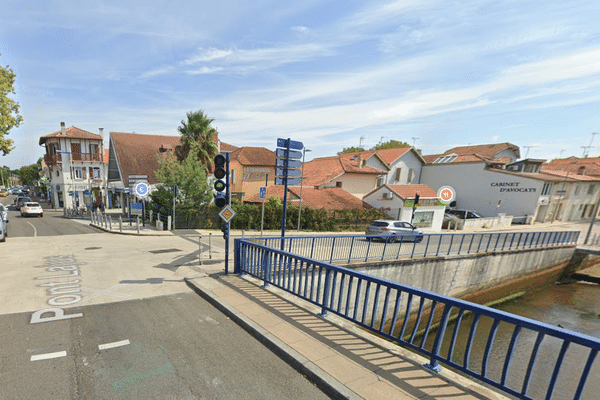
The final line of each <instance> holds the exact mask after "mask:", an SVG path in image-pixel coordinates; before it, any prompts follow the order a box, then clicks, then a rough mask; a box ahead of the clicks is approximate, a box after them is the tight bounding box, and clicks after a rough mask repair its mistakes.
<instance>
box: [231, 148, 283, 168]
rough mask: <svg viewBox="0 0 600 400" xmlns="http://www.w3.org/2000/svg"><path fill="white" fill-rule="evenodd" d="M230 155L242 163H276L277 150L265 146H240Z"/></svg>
mask: <svg viewBox="0 0 600 400" xmlns="http://www.w3.org/2000/svg"><path fill="white" fill-rule="evenodd" d="M229 157H230V158H231V159H232V160H237V161H238V162H239V163H240V164H242V165H269V166H272V165H275V152H274V151H271V150H269V149H266V148H264V147H239V148H237V149H236V150H234V151H233V152H232V153H231V155H230V156H229Z"/></svg>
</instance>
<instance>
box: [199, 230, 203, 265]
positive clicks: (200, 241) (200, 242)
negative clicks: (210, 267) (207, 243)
mask: <svg viewBox="0 0 600 400" xmlns="http://www.w3.org/2000/svg"><path fill="white" fill-rule="evenodd" d="M198 247H199V251H198V258H199V259H200V266H202V261H203V260H202V234H200V235H198Z"/></svg>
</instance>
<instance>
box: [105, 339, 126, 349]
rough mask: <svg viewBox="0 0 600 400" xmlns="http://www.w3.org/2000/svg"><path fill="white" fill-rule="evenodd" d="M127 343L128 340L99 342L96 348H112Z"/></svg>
mask: <svg viewBox="0 0 600 400" xmlns="http://www.w3.org/2000/svg"><path fill="white" fill-rule="evenodd" d="M128 344H129V340H121V341H120V342H112V343H106V344H99V345H98V350H106V349H114V348H115V347H121V346H127V345H128Z"/></svg>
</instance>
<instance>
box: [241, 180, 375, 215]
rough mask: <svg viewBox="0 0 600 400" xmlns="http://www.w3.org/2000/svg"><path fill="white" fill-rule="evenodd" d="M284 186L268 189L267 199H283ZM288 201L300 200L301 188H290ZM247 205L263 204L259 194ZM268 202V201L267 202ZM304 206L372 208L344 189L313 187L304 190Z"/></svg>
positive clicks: (329, 208)
mask: <svg viewBox="0 0 600 400" xmlns="http://www.w3.org/2000/svg"><path fill="white" fill-rule="evenodd" d="M283 190H284V186H281V185H276V186H269V187H267V199H268V198H269V197H270V196H277V197H279V198H280V199H283ZM287 198H288V201H289V200H292V201H296V202H298V200H299V199H300V186H293V187H288V196H287ZM244 201H245V202H247V203H261V202H262V200H261V199H259V197H258V194H257V195H254V196H251V197H249V198H247V199H244ZM265 201H266V200H265ZM302 206H308V207H310V208H313V209H327V210H341V209H355V208H372V207H371V206H369V205H368V204H367V203H365V202H363V201H362V200H360V199H358V198H356V197H355V196H353V195H351V194H350V193H348V192H346V191H345V190H344V189H342V188H327V189H315V188H313V187H306V186H304V187H303V188H302Z"/></svg>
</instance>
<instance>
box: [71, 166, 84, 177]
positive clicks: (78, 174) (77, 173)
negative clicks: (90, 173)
mask: <svg viewBox="0 0 600 400" xmlns="http://www.w3.org/2000/svg"><path fill="white" fill-rule="evenodd" d="M73 175H74V176H75V179H83V173H82V172H81V168H73Z"/></svg>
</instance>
